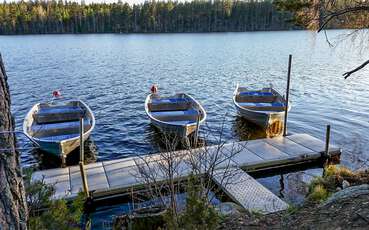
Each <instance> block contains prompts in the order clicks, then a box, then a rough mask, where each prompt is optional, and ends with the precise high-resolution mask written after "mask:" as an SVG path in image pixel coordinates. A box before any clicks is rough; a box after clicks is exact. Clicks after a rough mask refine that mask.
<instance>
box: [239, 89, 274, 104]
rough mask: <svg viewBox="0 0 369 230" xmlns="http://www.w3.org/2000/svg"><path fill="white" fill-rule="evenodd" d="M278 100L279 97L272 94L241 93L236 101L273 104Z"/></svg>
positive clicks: (257, 92)
mask: <svg viewBox="0 0 369 230" xmlns="http://www.w3.org/2000/svg"><path fill="white" fill-rule="evenodd" d="M276 99H277V96H276V95H274V94H273V93H272V92H260V91H247V92H240V93H239V94H238V95H237V97H236V100H237V101H238V102H266V103H272V102H273V101H275V100H276Z"/></svg>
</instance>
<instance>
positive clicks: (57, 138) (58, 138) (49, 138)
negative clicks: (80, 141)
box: [42, 133, 79, 142]
mask: <svg viewBox="0 0 369 230" xmlns="http://www.w3.org/2000/svg"><path fill="white" fill-rule="evenodd" d="M74 137H79V133H72V134H63V135H55V136H45V137H42V140H45V141H53V142H55V141H62V140H66V139H70V138H74Z"/></svg>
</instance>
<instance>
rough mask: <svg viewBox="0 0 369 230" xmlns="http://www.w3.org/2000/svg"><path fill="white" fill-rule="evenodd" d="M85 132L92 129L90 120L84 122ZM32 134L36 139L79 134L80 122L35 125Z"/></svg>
mask: <svg viewBox="0 0 369 230" xmlns="http://www.w3.org/2000/svg"><path fill="white" fill-rule="evenodd" d="M83 124H84V125H83V126H84V130H88V129H89V128H90V127H91V124H90V120H89V119H85V120H84V123H83ZM31 132H32V133H33V134H34V136H35V137H45V136H58V135H67V134H73V133H79V121H67V122H59V123H46V124H33V125H32V127H31Z"/></svg>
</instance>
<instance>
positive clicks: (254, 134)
mask: <svg viewBox="0 0 369 230" xmlns="http://www.w3.org/2000/svg"><path fill="white" fill-rule="evenodd" d="M232 129H233V134H234V136H235V137H237V138H238V140H239V141H247V140H255V139H259V138H265V137H267V133H266V131H265V129H263V128H261V127H259V126H257V125H255V124H253V123H251V122H249V121H247V120H246V119H245V118H243V117H239V116H237V117H236V119H235V120H234V122H233V128H232Z"/></svg>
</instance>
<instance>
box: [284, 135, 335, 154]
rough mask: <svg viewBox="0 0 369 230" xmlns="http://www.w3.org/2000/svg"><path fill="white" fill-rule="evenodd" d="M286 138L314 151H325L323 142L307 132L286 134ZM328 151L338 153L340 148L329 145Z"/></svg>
mask: <svg viewBox="0 0 369 230" xmlns="http://www.w3.org/2000/svg"><path fill="white" fill-rule="evenodd" d="M286 138H288V139H289V140H291V141H293V142H295V143H297V144H300V145H302V146H304V147H306V148H309V149H311V150H313V151H315V152H318V153H324V151H325V143H324V142H323V141H321V140H319V139H317V138H315V137H312V136H310V135H308V134H305V133H302V134H293V135H290V136H286ZM329 152H330V153H333V154H337V153H340V152H341V150H340V148H338V147H337V146H335V145H330V148H329Z"/></svg>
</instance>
